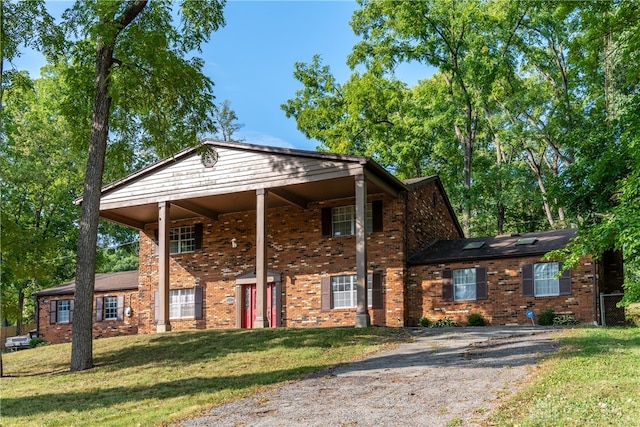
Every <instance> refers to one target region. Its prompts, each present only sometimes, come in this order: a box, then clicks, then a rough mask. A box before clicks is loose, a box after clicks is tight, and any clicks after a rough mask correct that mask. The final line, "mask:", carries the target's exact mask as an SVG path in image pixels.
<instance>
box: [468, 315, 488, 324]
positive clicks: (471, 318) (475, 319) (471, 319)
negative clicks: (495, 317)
mask: <svg viewBox="0 0 640 427" xmlns="http://www.w3.org/2000/svg"><path fill="white" fill-rule="evenodd" d="M486 325H487V321H486V320H484V317H483V316H482V314H480V313H470V314H469V315H468V316H467V326H486Z"/></svg>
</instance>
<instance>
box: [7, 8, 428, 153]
mask: <svg viewBox="0 0 640 427" xmlns="http://www.w3.org/2000/svg"><path fill="white" fill-rule="evenodd" d="M71 5H72V3H71V2H67V1H51V2H48V7H49V9H50V12H51V13H52V14H54V15H59V14H61V12H62V11H63V10H64V9H65V8H67V7H69V6H71ZM356 8H357V4H356V2H355V1H239V0H235V1H234V0H231V1H227V4H226V6H225V9H224V16H225V20H226V26H225V27H223V28H221V29H220V30H218V31H217V32H216V33H214V34H213V36H212V37H211V40H210V41H209V43H207V45H206V46H205V47H204V49H203V52H202V54H201V56H202V58H203V59H204V61H205V74H207V75H208V76H209V77H210V78H211V79H212V80H213V82H214V84H215V87H214V95H215V96H216V101H217V103H219V104H221V103H222V101H223V100H225V99H228V100H229V101H230V103H231V108H232V109H233V110H234V111H235V112H236V114H237V115H238V121H239V122H240V123H242V124H243V125H244V126H243V127H242V129H240V130H239V131H238V132H237V133H236V134H235V135H234V137H236V138H240V139H243V140H245V141H246V142H249V143H254V144H264V145H272V146H278V147H289V148H298V149H305V150H314V149H315V147H316V146H317V145H318V143H317V142H316V141H313V140H308V139H307V138H306V137H305V136H304V135H303V134H302V133H300V132H299V131H298V130H297V129H296V123H295V120H294V119H293V118H291V119H287V118H286V116H285V115H284V112H283V111H282V109H281V108H280V105H281V104H283V103H285V102H286V101H287V100H288V99H290V98H293V97H294V96H295V92H296V90H298V89H301V86H300V84H299V83H298V82H297V81H296V80H295V79H294V78H293V71H294V64H295V63H296V62H305V63H309V62H311V59H312V57H313V55H315V54H319V55H321V57H322V62H323V64H325V65H329V66H330V67H331V72H332V74H333V75H334V76H335V77H336V79H337V81H338V82H339V83H341V84H342V83H344V82H345V81H346V80H347V79H348V77H349V75H350V74H351V71H350V70H349V68H348V67H347V65H346V59H347V56H348V55H349V53H350V52H351V48H352V47H353V46H354V45H355V44H356V43H357V42H358V38H356V36H355V35H354V34H353V32H352V31H351V27H350V26H349V21H350V20H351V15H352V14H353V12H354V11H355V10H356ZM15 64H16V65H17V66H18V68H21V69H26V70H28V71H29V73H30V74H31V77H32V78H35V77H37V76H38V75H39V69H40V67H41V66H42V65H44V64H43V59H42V58H41V56H39V55H37V54H34V53H29V52H28V53H25V54H24V55H23V56H22V57H21V58H19V59H18V60H17V61H15ZM421 73H422V74H421ZM397 76H398V77H399V78H402V79H403V80H404V81H405V82H407V83H409V84H414V83H415V82H416V81H417V79H418V78H425V77H428V75H425V74H424V67H416V66H404V67H400V69H399V70H398V72H397Z"/></svg>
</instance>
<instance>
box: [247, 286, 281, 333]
mask: <svg viewBox="0 0 640 427" xmlns="http://www.w3.org/2000/svg"><path fill="white" fill-rule="evenodd" d="M266 297H267V312H266V313H265V316H266V317H267V320H268V321H269V327H270V328H275V327H276V323H277V322H276V319H277V317H276V313H277V309H278V307H277V306H278V298H277V297H276V284H275V283H274V282H270V283H267V294H266ZM255 320H256V285H255V283H254V284H251V285H244V286H243V288H242V327H243V328H250V329H251V328H253V325H254V323H255Z"/></svg>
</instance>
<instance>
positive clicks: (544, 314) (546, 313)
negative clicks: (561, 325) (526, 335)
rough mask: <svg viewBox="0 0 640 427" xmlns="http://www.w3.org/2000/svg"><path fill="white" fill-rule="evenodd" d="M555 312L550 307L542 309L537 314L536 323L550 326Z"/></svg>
mask: <svg viewBox="0 0 640 427" xmlns="http://www.w3.org/2000/svg"><path fill="white" fill-rule="evenodd" d="M555 316H556V315H555V312H554V311H553V309H552V308H547V309H546V310H542V311H541V312H540V313H539V314H538V325H540V326H551V325H553V319H554V318H555Z"/></svg>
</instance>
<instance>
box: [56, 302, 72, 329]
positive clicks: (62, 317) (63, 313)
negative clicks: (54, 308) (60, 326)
mask: <svg viewBox="0 0 640 427" xmlns="http://www.w3.org/2000/svg"><path fill="white" fill-rule="evenodd" d="M69 313H71V301H70V300H68V299H63V300H60V301H58V323H69V319H70V318H71V316H70V315H69Z"/></svg>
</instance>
